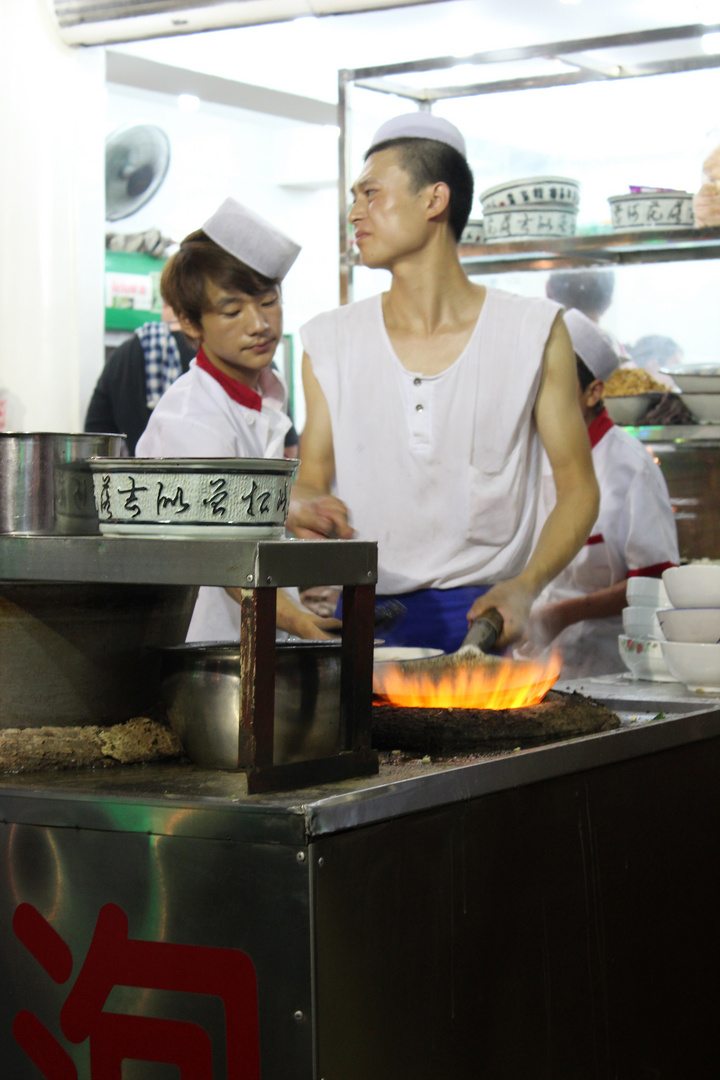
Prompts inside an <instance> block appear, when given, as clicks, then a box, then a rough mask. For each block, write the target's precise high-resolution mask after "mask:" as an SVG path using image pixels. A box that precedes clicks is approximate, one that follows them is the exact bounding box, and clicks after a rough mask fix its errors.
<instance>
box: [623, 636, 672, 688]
mask: <svg viewBox="0 0 720 1080" xmlns="http://www.w3.org/2000/svg"><path fill="white" fill-rule="evenodd" d="M663 645H667V642H666V641H650V640H648V639H647V638H634V637H630V636H629V635H628V634H620V635H619V637H618V648H619V649H620V658H621V660H622V662H623V664H624V665H625V667H626V668H627V669H628V671H629V672H630V674H631V675H632V677H633V679H642V680H643V681H645V682H675V677H674V676H673V675H672V674H671V672H670V670H669V668H668V667H667V666H666V664H665V660H664V659H663V653H662V648H663Z"/></svg>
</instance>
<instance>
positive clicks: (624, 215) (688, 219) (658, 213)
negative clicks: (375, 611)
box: [608, 189, 695, 231]
mask: <svg viewBox="0 0 720 1080" xmlns="http://www.w3.org/2000/svg"><path fill="white" fill-rule="evenodd" d="M608 202H609V203H610V213H611V216H612V225H613V229H615V230H616V231H627V230H631V229H633V230H634V229H691V228H693V227H694V225H695V218H694V216H693V197H692V193H690V192H687V191H667V190H662V189H655V190H650V191H631V192H630V193H629V194H627V195H611V196H610V198H609V199H608Z"/></svg>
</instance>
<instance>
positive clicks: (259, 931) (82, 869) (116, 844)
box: [0, 825, 314, 1080]
mask: <svg viewBox="0 0 720 1080" xmlns="http://www.w3.org/2000/svg"><path fill="white" fill-rule="evenodd" d="M302 855H303V859H302V861H301V860H299V859H298V850H297V849H295V848H294V847H287V846H285V847H280V846H270V845H252V844H234V843H222V842H210V841H201V842H198V841H195V840H189V839H186V838H179V837H160V838H158V837H149V836H141V835H132V834H114V835H110V834H107V833H102V832H91V831H88V830H82V829H81V830H77V831H69V830H63V829H52V828H51V829H37V828H32V827H27V826H20V825H13V826H7V825H6V826H4V827H0V941H1V943H2V955H3V979H2V983H1V984H0V1016H1V1017H2V1024H1V1025H0V1061H1V1062H2V1066H1V1069H0V1071H1V1072H2V1075H3V1077H7V1078H8V1080H10V1078H12V1080H35V1077H37V1076H39V1075H40V1074H39V1072H38V1071H37V1070H36V1068H35V1066H33V1065H31V1063H30V1061H29V1059H28V1057H27V1056H26V1055H25V1054H24V1052H23V1051H22V1050H21V1049H20V1047H19V1046H18V1045H17V1043H16V1041H15V1040H14V1038H13V1036H12V1022H13V1020H14V1018H15V1017H16V1015H17V1014H18V1012H20V1011H21V1010H23V1009H27V1010H29V1011H30V1012H32V1013H34V1014H35V1015H36V1016H37V1018H38V1019H39V1020H40V1021H41V1022H42V1023H43V1024H44V1025H45V1026H46V1027H47V1028H48V1030H49V1031H50V1033H51V1034H52V1036H53V1037H54V1038H55V1039H56V1040H57V1042H58V1043H59V1045H60V1047H61V1049H62V1050H63V1051H64V1052H65V1053H67V1054H69V1055H70V1057H71V1058H72V1059H73V1060H74V1061H75V1063H76V1065H77V1068H78V1072H79V1075H80V1077H82V1078H83V1080H90V1077H91V1075H92V1076H95V1075H96V1073H95V1070H94V1069H93V1072H92V1073H91V1072H90V1071H89V1061H88V1043H87V1041H84V1042H82V1043H80V1045H79V1046H78V1047H74V1046H73V1044H72V1043H70V1042H68V1041H67V1039H66V1038H65V1037H64V1035H63V1033H62V1031H61V1029H60V1022H59V1014H60V1009H61V1007H62V1005H63V1002H64V1001H65V1000H66V999H67V996H68V993H69V992H70V990H71V989H72V987H74V986H75V984H76V981H77V978H78V975H79V972H80V970H81V967H82V965H83V963H84V962H85V958H86V956H87V954H88V950H89V948H90V943H91V939H92V937H93V933H94V931H95V930H96V928H97V926H98V917H99V914H100V911H101V909H102V908H103V906H104V905H106V904H114V905H117V906H118V907H119V908H121V909H122V911H123V912H125V914H126V915H127V918H128V937H129V938H130V939H132V940H133V941H139V942H142V943H148V942H151V943H156V944H160V945H164V946H166V947H168V946H174V947H177V946H181V947H182V946H185V947H192V949H193V950H195V952H192V951H191V952H189V953H187V952H186V956H188V957H190V958H194V957H197V956H198V955H199V956H200V957H201V961H202V963H203V964H207V965H209V966H212V965H214V964H217V963H220V962H221V961H223V960H224V958H225V957H226V955H227V954H225V953H223V954H222V955H219V954H217V953H201V954H198V952H197V950H198V949H215V950H241V952H243V953H245V954H246V955H247V956H248V957H249V958H250V960H251V961H252V964H253V965H254V968H255V974H256V978H257V999H258V1010H259V1035H260V1060H261V1067H262V1078H263V1080H288V1078H289V1077H292V1078H293V1080H314V1072H313V1068H312V1013H311V1010H312V999H311V981H310V974H311V972H310V946H309V940H310V938H309V934H310V927H309V909H308V873H307V861H306V860H305V859H304V852H302ZM21 903H24V904H31V905H33V906H34V907H35V908H36V909H37V911H38V912H39V914H40V915H41V916H42V917H43V918H44V919H45V920H47V922H48V923H49V924H50V926H51V927H52V930H54V931H55V932H56V933H57V934H59V935H60V938H61V939H62V940H63V941H64V942H65V944H66V945H67V946H68V947H69V949H70V952H71V954H72V962H73V963H72V974H71V975H70V977H69V978H68V979H67V981H66V982H64V983H61V984H56V983H55V982H54V981H53V979H52V978H51V977H50V976H49V975H48V974H47V972H46V971H45V970H43V967H42V966H41V964H40V963H38V961H37V960H36V959H34V958H33V956H31V955H30V952H29V951H28V950H27V949H26V948H25V947H24V946H23V944H21V942H20V941H19V940H18V937H17V936H16V935H15V933H14V932H13V917H14V915H15V912H16V911H17V908H18V905H19V904H21ZM156 955H157V956H158V962H157V966H158V967H162V962H163V950H162V949H160V950H156ZM164 955H165V957H167V955H168V949H167V948H166V949H165V950H164ZM233 958H234V959H237V956H236V954H235V953H233ZM102 962H103V964H104V965H105V966H104V967H103V968H102V969H101V972H102V975H103V976H104V977H107V978H108V980H109V985H110V986H111V987H114V989H112V990H111V992H110V996H109V998H108V999H107V1005H106V1007H105V1012H106V1013H107V1012H108V1011H110V1012H112V1013H115V1012H117V1013H123V1014H129V1015H130V1016H131V1017H158V1018H162V1019H166V1020H175V1021H181V1022H185V1023H186V1024H189V1023H193V1024H196V1025H198V1026H199V1027H200V1028H201V1029H203V1030H204V1031H205V1032H206V1033H207V1035H208V1036H209V1038H210V1043H211V1046H212V1058H213V1072H212V1076H213V1080H227V1077H228V1076H230V1075H235V1076H242V1077H245V1076H246V1075H248V1076H250V1075H252V1076H255V1075H256V1074H255V1073H252V1074H251V1073H250V1072H249V1071H248V1073H246V1072H245V1071H244V1068H243V1069H241V1070H240V1071H236V1072H235V1073H234V1074H232V1073H229V1072H228V1070H227V1068H226V1046H225V1040H226V1019H227V1023H228V1024H229V1023H230V1021H231V1019H232V1017H231V1015H230V1014H229V1013H228V1015H227V1017H226V1015H225V1010H224V1009H223V1005H222V999H221V998H218V997H216V996H208V994H207V993H204V994H203V993H195V992H179V991H178V990H170V989H163V990H160V989H148V985H149V984H148V981H145V982H138V984H137V987H136V988H133V987H130V986H124V985H121V984H120V980H117V979H116V977H115V976H114V975H113V964H112V962H111V961H110V960H108V959H107V957H105V958H103V961H102ZM154 974H155V975H159V976H160V978H162V971H159V972H158V971H155V973H154ZM97 993H99V990H98V991H97ZM236 1065H237V1062H236ZM160 1073H161V1075H163V1076H164V1075H165V1074H166V1068H165V1067H163V1068H161V1069H160ZM158 1074H159V1073H158V1066H157V1065H153V1064H140V1063H138V1062H130V1061H128V1062H126V1064H125V1067H124V1071H123V1073H122V1075H123V1080H146V1078H147V1080H155V1078H156V1077H157V1076H158ZM98 1075H99V1074H98Z"/></svg>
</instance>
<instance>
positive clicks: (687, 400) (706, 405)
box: [682, 391, 720, 424]
mask: <svg viewBox="0 0 720 1080" xmlns="http://www.w3.org/2000/svg"><path fill="white" fill-rule="evenodd" d="M682 400H683V404H684V405H687V407H688V409H689V410H690V412H691V413H692V414H693V416H694V417H695V418H696V419H697V420H700V421H701V422H702V423H705V424H707V423H715V424H716V423H718V422H720V393H718V392H714V393H710V394H692V393H691V394H688V393H685V391H683V395H682Z"/></svg>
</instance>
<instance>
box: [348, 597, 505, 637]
mask: <svg viewBox="0 0 720 1080" xmlns="http://www.w3.org/2000/svg"><path fill="white" fill-rule="evenodd" d="M489 588H490V586H489V585H468V586H464V587H463V588H459V589H420V590H418V592H411V593H397V594H393V595H387V594H383V595H382V596H378V597H377V602H378V604H382V603H385V602H386V601H387V600H399V601H400V603H401V604H404V605H405V608H406V609H407V613H406V614H405V615H404V616H403V618H402V619H400V620H399V621H398V622H397V623H396V624H395V625H394V626H391V627H390V628H389V629H388V630H385V629H384V628H381V629H380V630H379V631H378V637H381V638H382V639H383V641H384V642H385V644H386V645H409V646H421V647H423V648H429V649H442V650H443V652H446V653H447V652H455V650H456V649H459V648H460V646H461V645H462V642H463V638H464V637H465V635H466V634H467V630H468V621H467V613H468V611H469V610H470V608H471V607H472V605H473V601H474V600H476V599H477V598H478V596H482V595H483V594H484V593H486V592H487V591H488V589H489ZM336 614H337V616H338V618H341V617H342V596H341V598H340V602H339V603H338V608H337V612H336Z"/></svg>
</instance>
